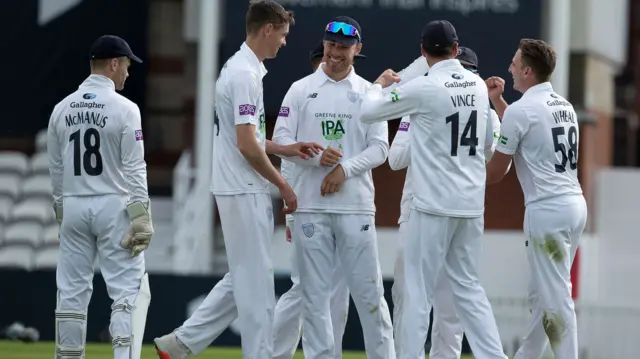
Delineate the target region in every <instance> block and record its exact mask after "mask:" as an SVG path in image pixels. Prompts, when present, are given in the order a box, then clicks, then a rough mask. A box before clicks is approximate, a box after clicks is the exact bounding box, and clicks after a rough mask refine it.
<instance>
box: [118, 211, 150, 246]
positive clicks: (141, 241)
mask: <svg viewBox="0 0 640 359" xmlns="http://www.w3.org/2000/svg"><path fill="white" fill-rule="evenodd" d="M127 213H128V214H129V220H131V228H129V231H128V232H127V234H126V235H125V237H124V238H123V239H122V242H121V245H122V247H123V248H125V249H128V250H130V251H131V256H132V257H136V256H138V255H140V253H142V251H144V250H145V249H147V248H148V247H149V243H150V242H151V237H152V236H153V224H152V222H151V208H149V205H146V206H145V205H144V204H142V203H140V202H134V203H131V204H130V205H128V206H127Z"/></svg>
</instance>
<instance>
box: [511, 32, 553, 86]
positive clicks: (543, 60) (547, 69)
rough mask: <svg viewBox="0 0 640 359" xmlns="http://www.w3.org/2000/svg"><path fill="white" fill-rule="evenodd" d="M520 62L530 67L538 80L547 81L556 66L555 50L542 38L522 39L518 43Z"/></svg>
mask: <svg viewBox="0 0 640 359" xmlns="http://www.w3.org/2000/svg"><path fill="white" fill-rule="evenodd" d="M518 49H519V50H520V54H521V55H522V64H523V65H524V66H528V67H531V68H532V69H533V73H534V74H535V76H536V78H537V79H538V81H540V82H547V81H549V79H550V78H551V74H552V73H553V70H555V68H556V58H557V56H556V52H555V51H554V50H553V48H552V47H551V46H550V45H549V44H547V43H546V42H544V41H542V40H535V39H522V40H520V44H519V45H518Z"/></svg>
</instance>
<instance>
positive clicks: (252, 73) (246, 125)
mask: <svg viewBox="0 0 640 359" xmlns="http://www.w3.org/2000/svg"><path fill="white" fill-rule="evenodd" d="M293 22H294V19H293V14H292V13H291V12H289V11H287V10H285V9H284V8H283V7H282V6H280V5H279V4H278V3H276V2H275V1H271V0H259V1H252V2H251V5H249V10H248V12H247V15H246V31H247V38H246V41H245V43H243V44H242V46H241V48H240V50H239V51H238V52H236V53H235V54H234V55H233V56H232V57H231V58H230V59H229V60H228V61H227V62H226V63H225V65H224V66H223V68H222V71H221V73H220V76H219V78H218V81H217V83H216V94H215V96H216V99H215V104H216V118H215V126H214V129H213V130H214V135H215V136H216V138H215V140H214V144H213V165H212V175H211V192H212V193H213V195H214V196H215V201H216V203H217V205H218V211H219V213H220V221H221V224H222V233H223V236H224V241H225V247H226V251H227V257H228V260H229V273H227V274H226V275H225V276H224V278H223V279H222V280H221V281H219V282H218V283H217V284H216V286H215V287H214V288H213V289H212V290H211V292H210V293H209V295H208V296H207V297H206V298H205V300H204V301H203V302H202V304H201V305H200V307H198V309H197V310H196V311H195V312H194V313H193V315H192V316H191V317H190V318H189V319H187V320H186V321H185V322H184V324H183V325H182V326H180V327H179V328H178V329H176V330H175V331H174V332H173V333H171V334H167V335H165V336H163V337H161V338H156V339H155V345H156V351H157V353H158V355H159V357H160V358H162V359H182V358H188V356H189V354H194V355H198V354H199V353H201V352H202V351H203V350H204V349H205V348H206V347H207V346H209V345H210V344H211V342H213V340H215V338H217V337H218V336H219V335H220V334H221V333H222V332H223V331H224V330H225V329H226V328H227V327H228V326H229V325H230V324H231V323H232V322H233V321H234V320H235V318H236V317H237V318H238V319H239V321H240V330H241V336H242V352H243V357H244V358H251V359H267V358H269V359H270V358H271V357H272V355H273V311H274V307H275V294H274V287H273V268H272V260H271V239H272V237H273V210H272V206H271V197H270V195H269V188H268V182H271V183H273V184H274V185H275V186H276V187H277V188H278V189H279V191H280V195H281V197H282V198H283V199H284V201H285V203H286V206H287V208H286V213H291V212H293V211H295V210H296V208H297V199H296V195H295V194H294V192H293V190H292V188H291V186H290V185H289V184H288V183H287V181H286V180H285V179H284V178H283V177H282V176H281V175H280V173H279V172H278V170H277V169H276V168H274V167H273V165H272V164H271V161H270V160H269V157H268V156H267V154H276V155H280V156H302V157H303V158H308V157H310V156H313V155H314V152H313V151H314V150H318V145H316V144H304V143H293V144H290V145H289V146H280V145H277V144H275V143H272V142H271V141H267V140H266V139H265V129H266V126H265V114H264V104H263V92H262V78H263V76H264V75H265V74H266V72H267V71H266V69H265V67H264V65H263V63H262V62H263V60H265V59H272V58H275V57H276V54H277V53H278V50H279V49H280V47H282V46H284V45H285V44H286V36H287V34H288V33H289V26H290V25H293Z"/></svg>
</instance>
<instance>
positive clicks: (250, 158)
mask: <svg viewBox="0 0 640 359" xmlns="http://www.w3.org/2000/svg"><path fill="white" fill-rule="evenodd" d="M239 149H240V153H241V154H242V156H243V157H244V158H245V159H246V160H247V162H248V163H249V165H250V166H251V167H252V168H253V169H254V170H255V171H256V172H258V174H260V175H261V176H262V177H264V178H266V179H267V181H269V182H271V183H273V184H274V185H275V186H276V187H278V188H280V187H282V186H284V185H285V184H286V181H285V179H284V177H282V175H281V174H280V172H278V170H277V169H276V168H275V167H273V165H272V164H271V161H270V160H269V156H267V153H266V152H265V151H264V150H263V149H262V147H260V145H259V144H258V143H257V142H255V144H247V145H244V146H241V147H239Z"/></svg>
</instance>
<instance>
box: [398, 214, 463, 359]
mask: <svg viewBox="0 0 640 359" xmlns="http://www.w3.org/2000/svg"><path fill="white" fill-rule="evenodd" d="M408 227H409V222H407V221H404V222H402V223H400V232H399V236H398V249H397V254H396V262H395V267H394V273H393V287H391V296H392V298H393V321H394V322H393V335H394V338H395V348H396V357H398V358H399V357H400V336H401V335H400V331H401V329H402V308H403V307H402V301H403V300H404V295H403V294H404V293H403V290H404V248H405V241H406V237H407V235H408V231H409V228H408ZM453 300H454V299H453V292H452V290H451V284H449V280H448V278H447V276H446V272H445V271H444V270H441V271H440V274H439V275H438V280H437V282H436V289H435V293H434V297H433V301H434V303H433V307H434V309H433V326H432V327H431V350H430V352H429V358H430V359H460V355H461V354H462V336H463V330H462V324H460V320H459V319H458V314H457V313H456V308H455V305H454V304H453ZM423 348H424V346H423ZM421 357H424V353H422V354H421Z"/></svg>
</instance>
